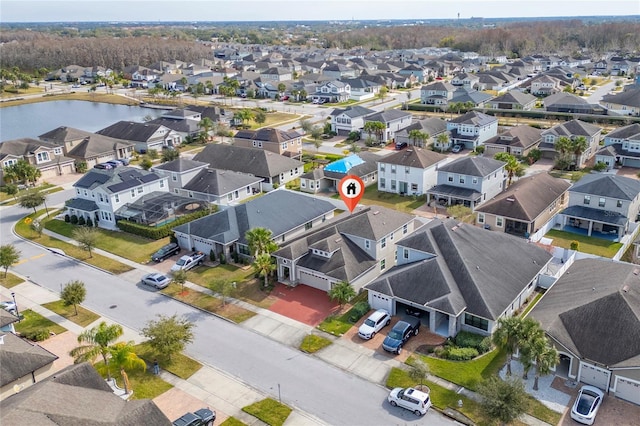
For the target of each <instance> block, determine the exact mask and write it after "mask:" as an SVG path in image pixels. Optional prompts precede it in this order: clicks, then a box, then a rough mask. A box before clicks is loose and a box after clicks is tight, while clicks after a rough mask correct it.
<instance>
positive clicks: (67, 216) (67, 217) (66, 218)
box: [64, 214, 71, 223]
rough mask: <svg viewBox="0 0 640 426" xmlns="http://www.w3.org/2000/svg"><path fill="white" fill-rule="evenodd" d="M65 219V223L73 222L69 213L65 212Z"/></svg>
mask: <svg viewBox="0 0 640 426" xmlns="http://www.w3.org/2000/svg"><path fill="white" fill-rule="evenodd" d="M64 221H65V223H69V222H71V216H69V215H68V214H65V215H64Z"/></svg>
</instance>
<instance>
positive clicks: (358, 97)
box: [341, 76, 382, 102]
mask: <svg viewBox="0 0 640 426" xmlns="http://www.w3.org/2000/svg"><path fill="white" fill-rule="evenodd" d="M341 81H342V82H343V83H345V84H348V85H349V87H350V89H351V91H350V92H349V99H352V100H354V101H357V102H359V101H366V100H368V99H374V98H375V97H376V96H377V95H378V93H380V89H381V88H382V85H381V84H380V83H377V82H375V81H373V80H371V79H369V78H364V76H362V77H360V78H343V79H342V80H341Z"/></svg>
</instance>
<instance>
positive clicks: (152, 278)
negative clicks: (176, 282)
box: [142, 272, 171, 289]
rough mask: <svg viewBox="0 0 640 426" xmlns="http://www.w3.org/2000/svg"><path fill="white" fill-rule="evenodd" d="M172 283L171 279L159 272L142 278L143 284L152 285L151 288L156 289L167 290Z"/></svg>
mask: <svg viewBox="0 0 640 426" xmlns="http://www.w3.org/2000/svg"><path fill="white" fill-rule="evenodd" d="M170 282H171V279H169V278H168V277H166V276H164V275H162V274H160V273H158V272H153V273H151V274H147V275H145V276H144V277H142V283H143V284H146V285H150V286H151V287H155V288H157V289H163V288H166V287H167V286H168V285H169V283H170Z"/></svg>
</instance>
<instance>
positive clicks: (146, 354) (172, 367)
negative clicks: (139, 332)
mask: <svg viewBox="0 0 640 426" xmlns="http://www.w3.org/2000/svg"><path fill="white" fill-rule="evenodd" d="M135 352H136V355H138V356H139V357H140V358H142V359H144V360H145V361H146V362H147V364H150V365H151V364H152V363H153V360H154V359H157V360H158V364H160V368H162V369H163V370H166V371H168V372H170V373H171V374H174V375H176V376H178V377H180V378H181V379H184V380H187V379H188V378H189V377H191V376H193V374H194V373H195V372H196V371H198V370H200V369H201V368H202V364H200V363H199V362H198V361H196V360H195V359H193V358H189V357H188V356H186V355H184V354H182V353H177V354H174V355H173V356H172V357H171V359H170V360H169V359H167V358H165V357H163V356H161V355H159V354H157V353H156V352H155V351H154V350H153V348H152V347H151V346H150V345H149V344H148V343H140V344H139V345H136V346H135Z"/></svg>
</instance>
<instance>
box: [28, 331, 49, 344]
mask: <svg viewBox="0 0 640 426" xmlns="http://www.w3.org/2000/svg"><path fill="white" fill-rule="evenodd" d="M49 336H50V333H49V330H48V329H46V328H42V329H40V330H34V331H29V332H28V333H26V334H25V335H24V337H26V338H27V339H28V340H31V341H32V342H42V341H43V340H47V339H48V338H49Z"/></svg>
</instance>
